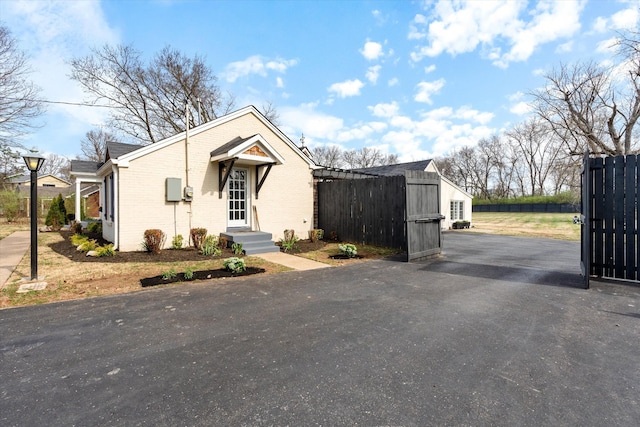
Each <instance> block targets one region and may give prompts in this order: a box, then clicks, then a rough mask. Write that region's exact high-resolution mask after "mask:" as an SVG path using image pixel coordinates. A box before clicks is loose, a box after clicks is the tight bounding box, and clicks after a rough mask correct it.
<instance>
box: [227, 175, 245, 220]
mask: <svg viewBox="0 0 640 427" xmlns="http://www.w3.org/2000/svg"><path fill="white" fill-rule="evenodd" d="M227 198H228V204H227V221H228V222H227V225H228V226H229V227H231V228H232V227H248V226H249V170H248V169H237V168H233V169H232V170H231V174H230V175H229V179H228V180H227Z"/></svg>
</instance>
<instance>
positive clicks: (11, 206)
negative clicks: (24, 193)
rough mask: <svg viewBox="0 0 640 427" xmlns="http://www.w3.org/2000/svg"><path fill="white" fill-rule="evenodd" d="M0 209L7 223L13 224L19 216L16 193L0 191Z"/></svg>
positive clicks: (18, 202)
mask: <svg viewBox="0 0 640 427" xmlns="http://www.w3.org/2000/svg"><path fill="white" fill-rule="evenodd" d="M0 208H2V212H3V213H4V216H5V218H6V219H7V222H13V221H15V220H16V219H18V215H19V214H20V198H19V197H18V193H16V192H15V191H11V190H3V191H0Z"/></svg>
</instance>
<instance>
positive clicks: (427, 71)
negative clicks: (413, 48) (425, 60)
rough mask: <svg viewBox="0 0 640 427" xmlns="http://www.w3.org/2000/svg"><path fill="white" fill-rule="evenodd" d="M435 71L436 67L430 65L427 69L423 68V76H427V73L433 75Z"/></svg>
mask: <svg viewBox="0 0 640 427" xmlns="http://www.w3.org/2000/svg"><path fill="white" fill-rule="evenodd" d="M435 70H436V65H435V64H431V65H429V66H427V67H424V73H425V74H429V73H433V72H434V71H435Z"/></svg>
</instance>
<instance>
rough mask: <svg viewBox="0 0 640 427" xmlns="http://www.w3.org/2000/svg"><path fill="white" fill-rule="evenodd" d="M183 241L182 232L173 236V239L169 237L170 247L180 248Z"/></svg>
mask: <svg viewBox="0 0 640 427" xmlns="http://www.w3.org/2000/svg"><path fill="white" fill-rule="evenodd" d="M183 242H184V237H182V234H178V235H177V236H173V239H171V249H182V243H183Z"/></svg>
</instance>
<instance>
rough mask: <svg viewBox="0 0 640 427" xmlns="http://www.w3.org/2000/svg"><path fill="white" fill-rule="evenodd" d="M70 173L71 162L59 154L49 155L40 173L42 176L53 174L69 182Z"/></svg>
mask: <svg viewBox="0 0 640 427" xmlns="http://www.w3.org/2000/svg"><path fill="white" fill-rule="evenodd" d="M70 171H71V161H70V160H69V159H68V158H66V157H64V156H60V155H58V154H49V155H48V156H47V157H46V159H45V161H44V163H42V168H40V171H39V172H38V173H39V174H40V175H47V174H51V175H54V176H57V177H58V178H62V179H66V180H69V172H70Z"/></svg>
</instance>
